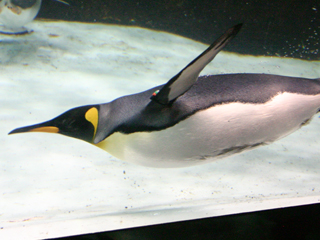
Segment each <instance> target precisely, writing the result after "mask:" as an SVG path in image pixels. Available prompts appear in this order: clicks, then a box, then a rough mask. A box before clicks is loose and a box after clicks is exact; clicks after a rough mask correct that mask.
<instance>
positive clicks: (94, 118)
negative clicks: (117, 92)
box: [85, 107, 99, 137]
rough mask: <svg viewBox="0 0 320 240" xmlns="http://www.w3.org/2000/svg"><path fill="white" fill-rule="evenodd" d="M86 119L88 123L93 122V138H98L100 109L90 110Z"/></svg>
mask: <svg viewBox="0 0 320 240" xmlns="http://www.w3.org/2000/svg"><path fill="white" fill-rule="evenodd" d="M85 118H86V119H87V121H88V122H91V123H92V125H93V127H94V134H93V137H95V136H96V132H97V128H98V120H99V113H98V109H96V108H95V107H93V108H90V109H89V110H88V111H87V112H86V115H85Z"/></svg>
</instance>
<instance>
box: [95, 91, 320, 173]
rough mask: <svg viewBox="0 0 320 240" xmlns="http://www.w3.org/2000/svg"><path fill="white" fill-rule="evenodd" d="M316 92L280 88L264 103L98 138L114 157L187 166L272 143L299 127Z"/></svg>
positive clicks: (319, 98)
mask: <svg viewBox="0 0 320 240" xmlns="http://www.w3.org/2000/svg"><path fill="white" fill-rule="evenodd" d="M319 108H320V95H315V96H310V95H309V96H308V95H301V94H293V93H283V94H279V95H277V96H276V97H274V98H273V99H271V100H270V101H268V102H267V103H265V104H251V103H247V104H244V103H230V104H223V105H218V106H215V107H212V108H209V109H206V110H203V111H200V112H198V113H196V114H194V115H192V116H191V117H189V118H188V119H186V120H184V121H181V122H180V123H178V124H176V125H175V126H173V127H170V128H167V129H165V130H162V131H155V132H137V133H132V134H121V133H114V134H112V135H111V136H109V137H108V138H107V139H105V140H104V141H102V142H100V143H99V144H97V146H98V147H101V148H103V149H104V150H106V151H108V152H109V153H110V154H112V155H114V156H115V157H117V158H119V159H121V160H124V161H127V162H132V163H136V164H140V165H144V166H151V167H187V166H191V165H196V164H202V163H208V162H210V161H213V160H216V159H218V158H221V157H226V156H230V155H232V154H236V153H239V152H241V151H243V150H249V149H252V148H253V147H257V146H259V145H261V144H267V143H271V142H273V141H275V140H277V139H279V138H282V137H284V136H286V135H288V134H290V133H292V132H293V131H295V130H297V129H298V128H300V126H301V124H302V123H304V122H305V121H306V120H308V119H310V118H311V117H312V116H313V115H314V114H315V113H316V112H317V111H318V109H319Z"/></svg>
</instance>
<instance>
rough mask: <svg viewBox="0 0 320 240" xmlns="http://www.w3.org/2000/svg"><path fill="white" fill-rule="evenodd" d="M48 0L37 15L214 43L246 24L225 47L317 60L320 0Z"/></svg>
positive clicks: (259, 53)
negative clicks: (68, 4) (132, 27)
mask: <svg viewBox="0 0 320 240" xmlns="http://www.w3.org/2000/svg"><path fill="white" fill-rule="evenodd" d="M66 1H67V2H69V3H70V6H67V5H64V4H62V3H59V2H56V1H53V0H45V1H43V2H42V7H41V10H40V13H39V15H38V17H40V18H49V19H62V20H68V21H81V22H101V23H112V24H121V25H133V26H141V27H145V28H149V29H154V30H163V31H167V32H171V33H175V34H179V35H182V36H185V37H188V38H192V39H195V40H198V41H201V42H204V43H208V44H209V43H211V42H213V40H215V38H217V37H218V36H219V35H221V34H222V33H223V32H224V31H225V30H227V29H228V28H229V27H231V26H233V25H235V24H237V23H240V22H242V23H244V27H243V29H242V31H241V33H240V34H239V35H238V36H237V39H236V40H235V41H233V42H232V44H229V45H228V46H227V50H229V51H234V52H238V53H242V54H253V55H265V56H266V55H273V56H282V57H294V58H303V59H308V60H319V59H320V52H319V48H320V45H319V41H320V26H319V11H320V0H287V1H284V0H269V1H268V0H266V1H261V0H247V1H242V0H198V1H196V0H162V1H161V0H66Z"/></svg>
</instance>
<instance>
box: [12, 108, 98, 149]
mask: <svg viewBox="0 0 320 240" xmlns="http://www.w3.org/2000/svg"><path fill="white" fill-rule="evenodd" d="M98 121H99V105H90V106H83V107H77V108H73V109H70V110H68V111H66V112H64V113H62V114H61V115H59V116H58V117H56V118H54V119H52V120H49V121H46V122H43V123H39V124H35V125H31V126H26V127H21V128H16V129H14V130H12V131H11V132H10V133H9V134H14V133H24V132H47V133H60V134H62V135H65V136H69V137H73V138H77V139H81V140H84V141H86V142H89V143H93V139H94V137H95V134H96V130H97V126H98Z"/></svg>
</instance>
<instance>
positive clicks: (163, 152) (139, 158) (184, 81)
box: [9, 24, 320, 168]
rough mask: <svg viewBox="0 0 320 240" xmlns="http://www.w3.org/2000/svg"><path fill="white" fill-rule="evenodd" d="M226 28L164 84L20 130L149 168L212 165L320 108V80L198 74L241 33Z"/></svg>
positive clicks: (285, 129) (296, 126)
mask: <svg viewBox="0 0 320 240" xmlns="http://www.w3.org/2000/svg"><path fill="white" fill-rule="evenodd" d="M241 26H242V24H238V25H236V26H234V27H232V28H230V29H229V30H228V31H226V32H225V33H224V34H223V35H222V36H221V37H220V38H218V39H217V40H216V41H215V42H214V43H213V44H211V45H210V46H209V47H208V48H207V49H206V50H205V51H204V52H203V53H202V54H200V55H199V56H198V57H197V58H195V59H194V60H193V61H192V62H191V63H189V64H188V65H187V66H186V67H185V68H184V69H182V70H181V71H180V72H179V73H178V74H177V75H175V76H174V77H173V78H171V79H170V80H169V81H168V82H167V83H166V84H164V85H161V86H157V87H154V88H152V89H149V90H146V91H144V92H141V93H137V94H133V95H128V96H123V97H120V98H118V99H115V100H113V101H112V102H109V103H104V104H97V105H88V106H82V107H77V108H73V109H71V110H69V111H66V112H65V113H63V114H61V115H60V116H58V117H56V118H54V119H52V120H49V121H46V122H43V123H40V124H36V125H32V126H27V127H22V128H17V129H15V130H13V131H11V132H10V133H9V134H13V133H22V132H50V133H60V134H63V135H66V136H69V137H73V138H78V139H81V140H84V141H87V142H89V143H91V144H93V145H95V146H98V147H100V148H102V149H104V150H106V151H107V152H109V153H110V154H112V155H113V156H115V157H116V158H119V159H122V160H124V161H127V162H131V163H136V164H140V165H144V166H149V167H163V168H168V167H187V166H192V165H197V164H203V163H208V162H211V161H214V160H216V159H219V158H223V157H227V156H230V155H233V154H236V153H240V152H242V151H245V150H251V149H254V148H256V147H258V146H262V145H265V144H269V143H272V142H274V141H275V140H277V139H280V138H283V137H285V136H287V135H288V134H290V133H292V132H294V131H296V130H297V129H299V128H300V127H301V126H302V125H304V124H306V123H308V122H309V120H310V119H311V118H312V116H314V115H315V114H316V113H317V112H318V111H319V108H320V79H306V78H295V77H286V76H277V75H270V74H225V75H209V76H201V77H199V74H200V72H201V71H202V69H203V68H204V67H205V66H206V65H207V64H208V63H209V62H211V60H212V59H213V58H214V57H215V56H216V55H217V54H218V52H219V51H220V50H221V49H223V48H224V47H225V46H226V45H227V44H228V42H229V41H230V40H231V39H232V38H234V36H235V35H236V34H237V33H238V32H239V30H240V28H241Z"/></svg>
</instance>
